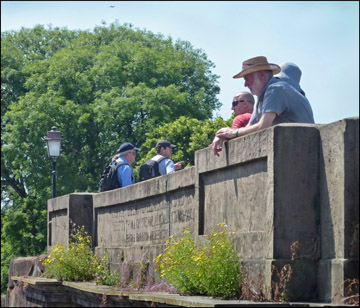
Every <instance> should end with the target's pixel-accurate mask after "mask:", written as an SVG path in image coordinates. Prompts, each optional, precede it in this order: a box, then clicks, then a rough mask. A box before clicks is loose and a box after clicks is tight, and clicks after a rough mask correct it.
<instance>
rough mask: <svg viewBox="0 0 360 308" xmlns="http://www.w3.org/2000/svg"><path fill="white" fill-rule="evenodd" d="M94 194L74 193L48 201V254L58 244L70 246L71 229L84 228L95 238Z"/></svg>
mask: <svg viewBox="0 0 360 308" xmlns="http://www.w3.org/2000/svg"><path fill="white" fill-rule="evenodd" d="M93 195H95V194H94V193H73V194H68V195H64V196H61V197H57V198H54V199H50V200H48V237H47V238H48V252H50V251H51V249H52V247H55V245H56V243H61V244H62V245H63V246H67V245H68V241H69V238H70V231H71V228H76V227H79V228H81V227H82V226H84V227H85V228H84V229H85V231H86V232H87V233H88V234H89V235H91V236H92V237H93Z"/></svg>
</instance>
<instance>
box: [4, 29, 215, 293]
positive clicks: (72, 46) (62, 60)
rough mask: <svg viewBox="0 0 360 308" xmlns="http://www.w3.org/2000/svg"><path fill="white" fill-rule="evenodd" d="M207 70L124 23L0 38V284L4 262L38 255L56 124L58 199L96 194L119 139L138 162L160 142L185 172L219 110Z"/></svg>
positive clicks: (185, 47)
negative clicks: (166, 142) (49, 143)
mask: <svg viewBox="0 0 360 308" xmlns="http://www.w3.org/2000/svg"><path fill="white" fill-rule="evenodd" d="M213 66H214V65H213V63H212V62H211V61H209V60H208V59H207V56H206V54H205V53H204V52H203V51H202V50H199V49H195V48H193V46H192V45H191V44H190V43H189V42H186V41H181V40H177V41H173V40H172V38H171V37H168V38H165V37H163V36H162V35H160V34H153V33H152V32H149V31H146V30H139V29H135V28H133V27H132V26H131V25H127V24H125V25H119V24H117V23H114V24H111V25H109V26H106V25H105V24H103V25H102V26H97V27H95V28H94V29H93V30H92V31H80V30H78V31H70V30H67V29H66V28H62V29H60V28H52V27H48V29H46V28H44V27H43V26H36V27H34V28H32V29H24V28H22V29H21V30H20V31H17V32H15V31H8V32H2V33H1V197H2V209H1V212H2V213H1V214H2V229H1V231H2V232H1V246H2V252H1V254H2V256H1V260H2V261H1V266H2V271H1V275H2V282H3V281H4V279H3V278H4V277H5V276H3V274H4V275H7V273H4V268H3V266H6V264H7V263H8V261H9V260H10V258H11V257H12V256H24V255H31V254H39V253H41V252H43V251H44V249H45V248H46V208H47V206H46V205H47V199H49V198H50V197H51V164H50V160H49V159H48V157H47V152H46V147H45V142H44V137H45V136H46V135H47V131H49V130H50V128H51V127H52V126H56V127H57V128H58V130H59V131H60V132H61V134H62V137H63V138H64V142H63V145H62V157H61V158H60V159H59V160H58V165H57V166H58V168H57V169H58V173H57V195H59V196H60V195H64V194H68V193H72V192H76V191H80V192H85V191H88V192H96V191H97V188H98V181H99V177H100V175H101V173H102V171H103V169H104V167H105V166H106V165H107V163H108V162H109V160H110V159H111V157H112V155H113V154H115V153H116V150H117V149H118V147H119V145H120V144H121V143H123V142H126V141H129V142H132V143H133V144H135V145H136V146H141V150H142V151H140V153H139V154H140V155H139V161H138V162H137V163H138V164H139V163H140V161H142V158H144V157H145V156H146V155H147V154H148V153H147V152H148V150H149V149H150V147H151V146H153V144H152V142H153V140H154V139H156V138H157V137H160V136H165V137H168V138H169V139H171V140H172V142H176V143H177V144H178V146H179V151H178V153H177V154H176V155H175V159H177V158H178V159H185V160H186V162H187V163H188V164H189V165H191V164H193V154H194V151H195V150H196V149H198V148H199V147H200V146H201V147H203V146H207V145H208V144H209V143H208V140H207V141H206V142H205V143H206V144H204V143H202V141H201V138H202V137H204V136H206V135H208V136H207V137H209V132H208V133H206V131H201V129H200V127H202V125H201V124H199V123H206V120H208V119H210V118H211V116H212V113H213V111H215V110H217V109H218V108H219V107H220V103H219V101H218V100H217V98H216V94H217V93H218V92H219V87H218V85H217V78H218V76H216V75H214V74H212V73H211V69H212V68H213ZM169 123H172V124H169ZM209 123H210V122H208V124H206V125H208V127H209V129H210V128H211V125H212V124H209ZM166 125H169V126H166ZM206 125H205V127H207V126H206ZM196 127H198V128H199V129H200V130H199V131H196ZM166 130H168V132H167V133H165V132H166ZM210 130H211V129H210ZM193 133H195V135H196V136H198V137H195V136H192V134H193ZM211 133H212V134H213V131H212V132H211ZM148 138H150V139H149V140H148ZM204 140H205V139H204ZM146 157H147V156H146ZM2 290H3V285H2Z"/></svg>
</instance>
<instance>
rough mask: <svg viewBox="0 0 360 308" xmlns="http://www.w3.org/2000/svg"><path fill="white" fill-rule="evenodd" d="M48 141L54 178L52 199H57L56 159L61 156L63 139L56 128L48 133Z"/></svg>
mask: <svg viewBox="0 0 360 308" xmlns="http://www.w3.org/2000/svg"><path fill="white" fill-rule="evenodd" d="M45 140H46V145H47V150H48V155H49V157H50V159H51V164H52V176H53V194H52V197H53V198H55V197H56V158H57V157H59V156H60V149H61V144H62V141H63V138H61V133H60V132H59V131H57V130H56V127H55V126H53V127H51V131H49V132H48V134H47V138H45Z"/></svg>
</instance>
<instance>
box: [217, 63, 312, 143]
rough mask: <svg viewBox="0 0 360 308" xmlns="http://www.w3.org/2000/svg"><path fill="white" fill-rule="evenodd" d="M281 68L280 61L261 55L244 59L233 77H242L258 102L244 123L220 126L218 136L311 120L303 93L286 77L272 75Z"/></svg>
mask: <svg viewBox="0 0 360 308" xmlns="http://www.w3.org/2000/svg"><path fill="white" fill-rule="evenodd" d="M280 71H281V69H280V66H279V65H277V64H273V63H268V61H267V59H266V57H262V56H260V57H254V58H251V59H248V60H246V61H244V62H243V66H242V70H241V72H240V73H238V74H236V75H235V76H233V78H242V77H243V78H244V79H245V87H248V88H249V89H250V91H251V93H252V94H254V95H256V96H257V97H258V100H257V103H256V105H255V108H254V111H253V113H252V116H251V119H250V121H249V123H248V125H247V126H246V127H242V128H238V129H232V128H229V127H226V128H221V129H220V130H218V131H217V132H216V134H215V135H216V136H217V137H219V138H220V139H232V138H235V137H239V136H244V135H247V134H249V133H252V132H255V131H258V130H261V129H265V128H268V127H270V126H271V125H276V124H280V123H314V117H313V112H312V109H311V106H310V103H309V101H308V99H307V98H306V97H305V95H304V94H303V93H301V92H300V91H299V90H298V89H296V88H295V87H294V86H292V85H291V84H290V83H288V82H287V81H286V80H282V79H279V78H275V77H274V74H278V73H280ZM299 80H300V78H299ZM299 87H300V86H299Z"/></svg>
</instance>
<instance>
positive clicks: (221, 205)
mask: <svg viewBox="0 0 360 308" xmlns="http://www.w3.org/2000/svg"><path fill="white" fill-rule="evenodd" d="M358 157H359V119H358V118H349V119H344V120H341V121H337V122H334V123H331V124H327V125H305V124H282V125H277V126H274V127H271V128H268V129H266V130H262V131H259V132H256V133H252V134H249V135H247V136H244V137H241V138H236V139H233V140H230V141H229V142H226V143H225V149H224V151H223V152H222V153H221V156H220V157H215V156H214V155H213V154H212V150H211V149H210V148H206V149H202V150H200V151H197V152H196V153H195V166H194V167H192V168H188V169H185V170H182V171H178V172H176V173H175V174H169V175H166V176H162V177H158V178H155V179H152V180H149V181H146V182H141V183H137V184H135V185H132V186H129V187H125V188H120V189H117V190H113V191H109V192H104V193H98V194H86V193H84V194H70V195H66V196H62V197H58V198H55V199H51V200H49V202H48V212H49V214H48V215H49V216H48V217H49V221H48V222H49V235H48V244H49V245H48V249H49V251H50V250H51V248H52V247H53V246H54V245H55V243H56V242H62V243H65V242H66V241H67V239H68V236H69V221H70V219H71V220H72V221H73V222H75V223H76V224H77V225H83V224H84V225H85V226H86V229H87V230H88V232H89V233H90V234H92V235H93V239H94V246H95V250H96V253H97V254H99V255H102V254H104V251H105V249H107V250H108V251H109V253H110V257H111V261H112V263H111V264H112V268H113V269H118V268H119V266H120V261H119V256H122V257H124V258H128V259H129V258H132V259H134V260H140V259H141V257H142V256H143V255H144V254H146V255H147V257H148V258H149V259H150V260H152V259H153V258H154V257H155V256H156V255H158V254H159V253H160V252H161V251H162V250H163V248H164V244H165V241H166V240H167V238H168V236H169V235H171V234H175V236H179V235H181V234H182V231H183V229H184V228H189V230H190V231H191V232H192V233H193V234H195V236H196V237H197V239H198V240H202V238H203V237H204V236H206V234H208V233H209V232H210V231H211V230H213V228H215V227H216V226H217V224H218V223H221V222H224V221H225V222H227V224H228V226H229V227H230V228H231V229H233V230H235V245H236V248H237V251H238V253H239V255H240V258H241V259H242V260H243V262H244V264H245V265H246V266H247V267H248V268H251V269H252V272H253V274H254V276H255V275H257V273H258V272H260V271H261V273H262V275H263V278H264V289H265V291H266V292H268V293H269V292H270V290H271V286H272V284H271V283H272V281H274V279H276V277H274V273H273V272H272V266H276V267H277V268H278V269H280V268H281V267H282V266H283V265H284V264H291V266H292V268H293V277H292V281H291V283H290V284H289V286H288V291H289V294H290V298H291V300H298V301H303V300H314V301H316V300H322V301H327V302H330V301H331V300H332V298H333V297H334V295H335V293H336V292H337V291H338V288H339V286H340V285H341V283H342V282H343V281H344V279H346V278H354V277H358V275H359V254H358V248H359V192H358V191H359V161H358ZM295 242H298V244H299V246H298V248H297V249H296V250H293V251H291V250H290V246H291V245H292V244H293V243H295Z"/></svg>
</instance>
